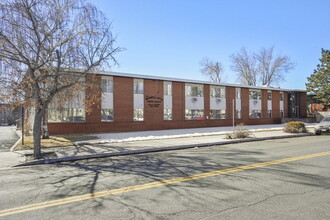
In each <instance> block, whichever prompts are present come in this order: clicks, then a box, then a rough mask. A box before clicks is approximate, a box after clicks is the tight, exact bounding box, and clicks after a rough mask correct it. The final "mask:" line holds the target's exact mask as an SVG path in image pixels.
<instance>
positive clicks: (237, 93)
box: [236, 88, 241, 99]
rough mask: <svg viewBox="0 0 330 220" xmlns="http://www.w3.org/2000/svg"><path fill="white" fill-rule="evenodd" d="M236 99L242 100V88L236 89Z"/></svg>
mask: <svg viewBox="0 0 330 220" xmlns="http://www.w3.org/2000/svg"><path fill="white" fill-rule="evenodd" d="M236 99H241V88H236Z"/></svg>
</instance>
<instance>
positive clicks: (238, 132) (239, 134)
mask: <svg viewBox="0 0 330 220" xmlns="http://www.w3.org/2000/svg"><path fill="white" fill-rule="evenodd" d="M250 137H253V134H252V132H251V131H250V130H249V129H247V128H246V127H245V126H244V124H238V125H236V126H235V129H234V131H233V132H228V133H227V134H226V138H227V139H240V138H250Z"/></svg>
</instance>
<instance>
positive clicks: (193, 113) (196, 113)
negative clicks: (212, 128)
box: [186, 109, 204, 120]
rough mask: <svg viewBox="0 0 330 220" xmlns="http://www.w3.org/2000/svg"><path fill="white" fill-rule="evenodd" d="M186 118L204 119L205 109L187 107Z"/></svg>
mask: <svg viewBox="0 0 330 220" xmlns="http://www.w3.org/2000/svg"><path fill="white" fill-rule="evenodd" d="M186 119H187V120H202V119H204V110H200V109H191V110H188V109H186Z"/></svg>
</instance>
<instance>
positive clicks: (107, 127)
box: [49, 76, 306, 134]
mask: <svg viewBox="0 0 330 220" xmlns="http://www.w3.org/2000/svg"><path fill="white" fill-rule="evenodd" d="M96 80H98V81H99V82H100V77H99V78H97V79H96ZM113 80H114V121H113V122H101V120H100V107H101V104H100V103H101V102H100V100H99V101H98V102H97V103H95V104H94V108H93V109H92V111H91V112H90V113H88V114H87V115H86V122H85V123H49V131H50V133H51V134H63V133H96V132H120V131H142V130H160V129H178V128H198V127H208V126H210V127H211V126H230V125H232V100H233V98H235V87H230V86H227V87H226V119H208V118H207V116H210V86H209V85H204V116H205V119H204V120H185V83H182V82H172V98H173V100H172V107H173V108H172V117H173V120H170V121H166V120H163V107H164V105H163V102H162V101H161V102H160V103H159V105H158V106H157V105H154V104H155V102H154V103H153V102H152V101H150V100H151V99H154V100H160V99H163V90H164V89H163V81H161V80H149V79H145V80H144V98H145V99H144V121H138V122H137V121H133V78H126V77H118V76H114V77H113ZM88 93H96V94H101V93H100V90H97V89H94V90H93V89H86V94H88ZM147 97H149V99H148V100H149V101H147V99H146V98H147ZM150 97H151V99H150ZM157 98H160V99H157ZM241 98H242V110H241V111H242V112H241V113H242V119H240V120H238V119H235V123H236V124H237V123H241V122H243V123H244V124H270V123H280V121H281V119H280V113H279V112H280V111H279V91H272V113H273V114H272V118H267V90H262V108H263V110H262V118H261V119H249V89H247V88H242V89H241ZM304 100H306V94H304V93H302V94H301V107H300V108H301V110H302V111H306V108H305V109H304V107H303V106H304V103H306V101H304ZM284 103H287V93H285V94H284ZM284 111H285V113H287V104H285V105H284Z"/></svg>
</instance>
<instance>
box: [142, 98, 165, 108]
mask: <svg viewBox="0 0 330 220" xmlns="http://www.w3.org/2000/svg"><path fill="white" fill-rule="evenodd" d="M146 102H147V105H148V106H149V107H151V108H158V107H159V106H160V104H162V102H163V99H162V98H161V97H156V96H146Z"/></svg>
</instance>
